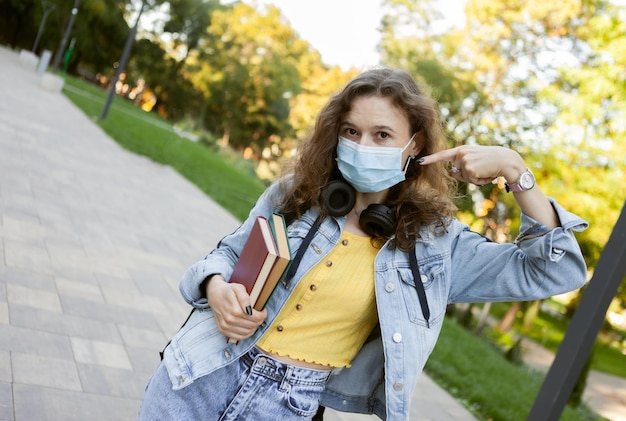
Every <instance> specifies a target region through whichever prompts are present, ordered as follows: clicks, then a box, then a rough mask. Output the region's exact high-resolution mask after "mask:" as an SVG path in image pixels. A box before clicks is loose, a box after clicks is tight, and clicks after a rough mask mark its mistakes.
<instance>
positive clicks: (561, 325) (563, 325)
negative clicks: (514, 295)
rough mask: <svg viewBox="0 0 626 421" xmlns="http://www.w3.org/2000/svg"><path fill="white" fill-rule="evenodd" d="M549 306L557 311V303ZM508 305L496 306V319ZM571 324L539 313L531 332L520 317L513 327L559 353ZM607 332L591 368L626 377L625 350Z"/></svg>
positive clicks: (596, 346) (597, 344)
mask: <svg viewBox="0 0 626 421" xmlns="http://www.w3.org/2000/svg"><path fill="white" fill-rule="evenodd" d="M548 305H551V306H552V307H554V308H558V307H559V305H558V303H554V302H551V301H548ZM508 307H509V304H506V303H494V304H493V305H492V307H491V312H492V314H493V315H494V316H495V317H498V318H500V317H502V315H503V314H504V313H505V312H506V310H507V309H508ZM568 325H569V321H568V320H567V319H565V318H564V317H557V316H555V315H552V314H549V313H547V312H545V311H540V312H539V315H538V317H537V318H536V319H535V321H534V323H533V325H532V327H531V328H530V329H529V330H526V329H524V328H523V326H522V323H521V320H520V318H519V317H518V318H517V319H516V321H515V323H514V325H513V329H514V330H515V332H516V333H519V334H522V335H524V336H527V337H529V338H531V339H533V340H534V341H535V342H537V343H539V344H541V345H542V346H544V347H545V348H547V349H549V350H551V351H552V352H557V350H558V348H559V345H560V344H561V342H562V341H563V337H564V336H565V332H566V331H567V328H568ZM608 338H609V336H607V334H606V333H600V334H599V335H598V338H597V339H596V341H595V343H594V346H593V359H592V361H591V369H592V370H597V371H601V372H603V373H606V374H610V375H613V376H617V377H622V378H626V355H624V354H623V353H622V349H621V348H620V347H618V346H615V345H613V344H612V343H611V341H610V340H609V339H608Z"/></svg>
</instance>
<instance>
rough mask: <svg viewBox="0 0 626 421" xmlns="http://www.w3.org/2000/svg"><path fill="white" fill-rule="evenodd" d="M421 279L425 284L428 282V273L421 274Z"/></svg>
mask: <svg viewBox="0 0 626 421" xmlns="http://www.w3.org/2000/svg"><path fill="white" fill-rule="evenodd" d="M420 279H421V280H422V283H423V284H425V283H426V282H428V276H426V275H421V276H420Z"/></svg>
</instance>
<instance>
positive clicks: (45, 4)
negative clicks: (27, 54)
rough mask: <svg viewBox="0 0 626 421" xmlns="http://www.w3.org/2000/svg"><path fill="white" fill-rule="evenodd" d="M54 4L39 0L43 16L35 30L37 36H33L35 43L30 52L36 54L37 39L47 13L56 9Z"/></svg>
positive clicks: (44, 23) (39, 36)
mask: <svg viewBox="0 0 626 421" xmlns="http://www.w3.org/2000/svg"><path fill="white" fill-rule="evenodd" d="M56 7H57V6H56V4H52V3H50V2H49V1H47V0H41V8H42V9H43V17H42V18H41V22H40V23H39V29H38V30H37V36H36V37H35V43H34V44H33V49H32V50H31V52H33V53H35V54H37V47H38V46H39V39H40V38H41V33H42V32H43V28H44V26H45V25H46V19H48V15H49V14H50V13H52V11H53V10H54V9H56Z"/></svg>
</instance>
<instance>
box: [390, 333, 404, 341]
mask: <svg viewBox="0 0 626 421" xmlns="http://www.w3.org/2000/svg"><path fill="white" fill-rule="evenodd" d="M392 339H393V341H394V342H395V343H400V342H402V334H401V333H399V332H396V333H394V334H393V336H392Z"/></svg>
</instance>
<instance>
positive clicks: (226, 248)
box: [179, 182, 278, 309]
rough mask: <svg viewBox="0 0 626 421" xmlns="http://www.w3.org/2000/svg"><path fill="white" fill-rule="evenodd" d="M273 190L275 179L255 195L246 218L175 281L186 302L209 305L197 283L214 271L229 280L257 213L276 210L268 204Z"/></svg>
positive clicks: (193, 304) (194, 305) (274, 191)
mask: <svg viewBox="0 0 626 421" xmlns="http://www.w3.org/2000/svg"><path fill="white" fill-rule="evenodd" d="M277 191H278V182H276V183H274V184H273V185H272V186H270V187H269V188H268V189H267V190H266V191H265V192H264V193H263V194H262V195H261V197H259V199H258V200H257V202H256V204H255V205H254V207H253V208H252V210H251V211H250V214H249V215H248V217H247V218H246V220H245V221H244V222H243V223H242V224H241V225H240V226H239V227H238V228H237V229H236V230H235V231H234V232H233V233H232V234H229V235H227V236H226V237H224V238H222V239H221V240H220V242H219V243H218V245H217V247H216V248H215V249H214V250H213V251H211V252H210V253H209V254H208V255H207V256H206V257H205V258H204V259H203V260H201V261H199V262H197V263H195V264H193V265H192V266H191V267H190V268H189V269H187V271H186V272H185V273H184V274H183V277H182V279H181V280H180V283H179V289H180V293H181V295H182V296H183V298H184V300H185V301H186V302H187V303H189V304H191V305H192V306H193V307H196V308H200V309H205V308H208V307H209V304H208V302H207V299H206V297H205V296H204V293H203V291H200V284H202V282H203V281H204V280H205V279H206V278H207V277H209V276H211V275H215V274H220V275H222V276H223V277H224V279H226V280H228V279H230V276H231V274H232V272H233V268H234V267H235V263H237V259H238V257H239V254H240V253H241V249H242V248H243V245H244V244H245V242H246V239H247V238H248V234H249V233H250V230H251V229H252V226H253V224H254V221H255V220H256V218H257V216H259V215H263V216H265V217H268V216H269V215H271V213H272V212H275V211H276V209H275V207H274V206H273V205H272V203H273V202H272V197H273V195H274V194H276V193H277Z"/></svg>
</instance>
